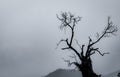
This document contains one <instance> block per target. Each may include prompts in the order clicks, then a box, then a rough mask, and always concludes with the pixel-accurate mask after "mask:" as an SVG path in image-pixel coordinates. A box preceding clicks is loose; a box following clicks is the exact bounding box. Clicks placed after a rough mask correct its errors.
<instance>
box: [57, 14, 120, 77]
mask: <svg viewBox="0 0 120 77" xmlns="http://www.w3.org/2000/svg"><path fill="white" fill-rule="evenodd" d="M57 18H58V19H59V20H60V21H61V26H60V29H65V28H69V29H70V31H71V32H70V33H71V34H70V37H69V38H65V39H61V40H60V42H59V44H60V43H62V42H63V43H65V44H66V47H64V48H61V49H62V50H72V51H73V52H74V53H75V55H76V56H77V58H78V60H79V61H76V60H75V61H74V62H70V60H65V61H66V62H68V63H69V65H72V64H74V65H75V66H76V67H77V68H78V70H79V71H81V72H82V76H83V77H100V75H97V74H96V73H95V72H94V71H93V67H92V60H91V56H92V55H93V54H95V53H98V54H100V55H101V56H104V55H105V54H109V53H108V52H107V53H102V52H101V51H100V50H99V48H97V47H95V44H97V43H98V42H99V41H100V40H101V39H102V38H104V37H109V36H111V35H115V33H116V32H117V30H118V29H117V27H116V26H115V25H114V24H113V23H112V21H111V20H110V17H108V22H107V25H106V27H105V28H104V30H103V31H102V32H101V33H96V34H97V38H96V40H93V39H92V38H91V37H89V38H88V44H82V45H81V46H80V44H79V43H78V41H77V40H76V44H77V45H79V47H80V50H77V49H76V48H75V46H74V45H73V42H75V40H74V35H75V27H76V25H77V23H78V22H79V21H81V17H79V16H78V17H76V16H75V15H73V14H71V13H67V12H63V13H61V14H60V16H58V15H57ZM59 44H58V45H59ZM85 47H86V49H85ZM73 58H75V59H76V57H73Z"/></svg>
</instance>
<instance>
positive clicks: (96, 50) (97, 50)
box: [90, 48, 109, 56]
mask: <svg viewBox="0 0 120 77" xmlns="http://www.w3.org/2000/svg"><path fill="white" fill-rule="evenodd" d="M92 51H93V52H92ZM95 52H98V53H99V54H100V55H101V56H104V55H105V54H109V52H106V53H101V52H100V51H99V48H92V49H91V53H90V55H93V54H95Z"/></svg>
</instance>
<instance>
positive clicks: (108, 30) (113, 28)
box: [91, 17, 118, 46]
mask: <svg viewBox="0 0 120 77" xmlns="http://www.w3.org/2000/svg"><path fill="white" fill-rule="evenodd" d="M117 31H118V28H117V27H116V26H115V25H113V23H112V21H110V17H108V24H107V26H106V27H105V29H104V31H103V32H102V35H100V34H97V35H98V36H99V38H98V39H97V40H96V41H95V42H93V43H92V44H91V46H92V45H94V44H96V43H97V42H99V41H100V40H101V39H102V38H103V37H106V36H109V35H115V33H116V32H117Z"/></svg>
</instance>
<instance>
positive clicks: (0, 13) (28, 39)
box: [0, 0, 120, 77]
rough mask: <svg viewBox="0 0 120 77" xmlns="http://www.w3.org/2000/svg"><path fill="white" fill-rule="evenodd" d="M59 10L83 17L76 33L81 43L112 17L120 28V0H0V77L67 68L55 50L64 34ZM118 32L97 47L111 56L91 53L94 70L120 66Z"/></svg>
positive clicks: (23, 76)
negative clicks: (59, 18)
mask: <svg viewBox="0 0 120 77" xmlns="http://www.w3.org/2000/svg"><path fill="white" fill-rule="evenodd" d="M61 11H63V12H64V11H67V12H72V13H73V14H75V15H79V16H82V17H83V18H82V21H81V22H80V23H79V24H78V26H77V30H76V31H78V32H76V35H77V38H78V40H79V41H80V43H87V41H88V36H91V37H92V38H93V39H95V38H94V36H95V33H96V32H101V31H102V30H103V28H104V26H105V25H106V24H107V17H108V16H111V17H112V20H113V22H114V24H116V25H118V28H120V26H119V25H120V0H0V77H40V76H44V75H46V74H48V73H49V72H52V71H54V70H55V69H57V68H69V67H67V64H66V63H65V62H64V61H63V60H62V58H63V57H64V58H68V57H67V55H68V54H67V52H65V51H61V50H60V47H59V48H58V49H57V50H56V49H55V48H56V44H57V42H59V40H60V39H61V38H64V37H62V36H63V35H64V32H61V31H60V30H59V26H60V22H59V20H58V19H57V18H56V14H60V13H61ZM119 33H120V31H119V32H118V33H117V34H118V36H116V37H111V38H106V39H102V40H101V42H100V43H99V44H97V45H96V46H99V47H100V48H101V50H102V51H105V52H110V55H106V56H104V57H101V56H99V55H94V57H93V64H94V65H95V66H94V70H95V72H96V73H101V74H108V73H110V72H113V71H116V70H119V69H120V34H119Z"/></svg>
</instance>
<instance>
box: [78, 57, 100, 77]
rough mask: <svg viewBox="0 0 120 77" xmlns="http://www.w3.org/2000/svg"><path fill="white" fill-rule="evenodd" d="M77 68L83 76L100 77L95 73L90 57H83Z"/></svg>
mask: <svg viewBox="0 0 120 77" xmlns="http://www.w3.org/2000/svg"><path fill="white" fill-rule="evenodd" d="M79 70H80V71H81V72H82V76H83V77H100V75H97V74H96V73H95V72H94V71H93V68H92V61H91V59H90V58H89V59H86V58H84V59H83V60H82V63H81V65H80V67H79Z"/></svg>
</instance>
